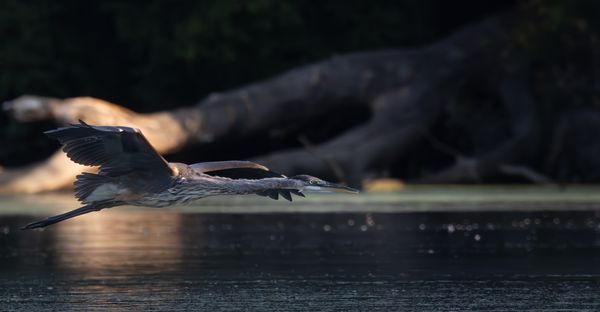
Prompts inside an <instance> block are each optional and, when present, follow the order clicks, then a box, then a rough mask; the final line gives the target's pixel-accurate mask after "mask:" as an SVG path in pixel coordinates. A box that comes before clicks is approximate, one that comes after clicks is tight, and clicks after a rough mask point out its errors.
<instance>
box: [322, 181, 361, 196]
mask: <svg viewBox="0 0 600 312" xmlns="http://www.w3.org/2000/svg"><path fill="white" fill-rule="evenodd" d="M321 187H322V188H324V189H325V190H328V191H332V192H336V193H349V194H358V190H357V189H353V188H351V187H348V186H345V185H341V184H337V183H327V184H325V185H321Z"/></svg>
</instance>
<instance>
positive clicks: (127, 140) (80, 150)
mask: <svg viewBox="0 0 600 312" xmlns="http://www.w3.org/2000/svg"><path fill="white" fill-rule="evenodd" d="M45 133H46V135H48V136H49V137H51V138H54V139H57V140H58V141H59V142H60V143H61V144H63V145H64V147H63V151H64V152H65V153H66V154H67V156H68V157H69V158H70V159H71V160H73V161H74V162H76V163H78V164H82V165H86V166H100V174H102V175H105V176H110V177H116V176H120V175H123V174H128V173H133V172H140V173H141V172H143V173H145V174H151V176H152V178H153V179H157V180H160V179H170V177H171V175H172V174H173V172H172V170H171V168H170V167H169V165H168V163H167V161H166V160H165V159H164V158H162V157H161V156H160V155H159V154H158V153H157V152H156V150H155V149H154V148H153V147H152V145H150V143H149V142H148V140H146V138H145V137H144V135H143V134H142V133H141V131H140V130H138V129H133V128H128V127H106V126H90V125H88V124H86V123H84V122H83V121H81V120H80V123H79V124H74V125H70V126H67V127H64V128H58V129H55V130H50V131H46V132H45Z"/></svg>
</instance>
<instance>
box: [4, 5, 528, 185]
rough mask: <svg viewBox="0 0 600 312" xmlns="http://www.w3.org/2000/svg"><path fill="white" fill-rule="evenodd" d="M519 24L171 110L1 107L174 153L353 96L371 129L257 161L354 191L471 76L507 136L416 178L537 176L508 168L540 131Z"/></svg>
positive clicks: (489, 26) (64, 179)
mask: <svg viewBox="0 0 600 312" xmlns="http://www.w3.org/2000/svg"><path fill="white" fill-rule="evenodd" d="M514 19H515V18H514V16H512V15H511V14H502V15H499V16H495V17H493V18H490V19H487V20H484V21H482V22H479V23H475V24H473V25H470V26H468V27H465V28H463V29H461V30H459V31H457V32H456V33H455V34H453V35H451V36H450V37H448V38H446V39H443V40H441V41H439V42H436V43H434V44H431V45H428V46H424V47H419V48H415V49H392V50H383V51H372V52H362V53H355V54H348V55H341V56H336V57H334V58H332V59H328V60H324V61H322V62H318V63H315V64H311V65H308V66H304V67H301V68H297V69H293V70H291V71H289V72H286V73H284V74H282V75H280V76H277V77H274V78H272V79H269V80H266V81H262V82H259V83H255V84H252V85H248V86H245V87H242V88H239V89H236V90H232V91H228V92H223V93H215V94H212V95H210V96H209V97H207V98H206V99H204V100H202V101H201V102H200V103H199V104H198V105H195V106H191V107H185V108H180V109H175V110H171V111H162V112H157V113H151V114H138V113H135V112H132V111H130V110H127V109H124V108H123V107H121V106H118V105H115V104H111V103H108V102H105V101H101V100H98V99H94V98H85V97H79V98H70V99H62V100H61V99H52V98H44V97H35V96H23V97H20V98H17V99H15V100H13V101H10V102H6V103H5V104H4V109H5V110H6V111H8V112H9V113H10V114H12V116H13V117H14V118H16V119H18V120H20V121H34V120H54V121H56V122H57V123H58V124H68V123H74V122H77V120H79V119H82V120H84V121H86V122H87V123H89V124H95V125H129V126H133V127H138V128H140V129H141V130H142V131H143V132H144V133H145V134H146V136H147V137H148V139H149V140H150V142H151V143H152V144H153V145H154V146H155V147H156V148H157V150H158V151H159V152H160V153H172V152H175V151H178V150H181V149H183V148H186V147H188V146H192V145H198V144H204V143H209V142H213V141H218V140H227V139H230V138H239V137H245V136H249V135H253V134H256V133H261V132H264V131H266V130H268V129H278V128H286V127H289V125H291V124H293V125H302V124H305V123H307V122H308V121H310V120H312V119H314V118H316V117H317V116H320V115H322V114H326V113H327V112H329V111H331V110H334V109H336V108H337V109H339V108H343V107H344V106H347V105H349V104H348V103H357V104H354V105H364V106H366V107H368V109H369V111H370V112H371V118H370V119H369V120H368V121H367V122H365V123H364V124H357V125H355V127H353V128H352V129H350V130H348V131H346V132H344V133H342V134H341V135H339V136H336V137H332V138H331V139H330V140H328V141H326V142H324V143H321V144H317V145H313V144H311V143H310V142H304V145H305V148H300V149H295V150H287V151H278V152H275V153H274V154H270V155H267V156H264V157H259V158H256V159H254V160H255V161H258V162H260V163H263V164H265V165H267V166H269V167H271V168H272V169H274V170H277V171H280V172H284V173H286V174H294V173H300V172H303V173H310V174H314V175H320V176H323V177H336V176H337V177H338V178H339V179H344V180H346V182H349V183H350V184H351V185H354V186H359V185H360V183H361V181H362V180H363V179H364V178H366V177H371V176H373V175H377V172H380V171H381V170H385V169H386V168H389V167H390V166H392V165H393V164H397V163H398V162H399V160H401V159H402V158H403V157H405V155H407V154H409V153H411V151H412V150H413V149H414V148H415V147H416V146H418V145H419V144H423V143H424V142H425V143H426V142H428V141H429V140H428V137H430V129H431V128H432V127H433V126H434V125H435V123H436V122H438V120H439V118H440V116H441V114H442V113H443V111H444V107H445V105H447V104H448V103H449V101H452V100H451V99H453V98H455V95H456V93H457V92H458V90H460V88H461V87H462V86H463V84H464V81H465V79H466V78H465V77H482V79H483V80H486V81H487V82H486V83H487V84H488V85H489V86H490V88H493V89H494V90H495V91H494V92H495V93H496V94H497V96H498V97H499V99H500V100H501V102H502V105H503V106H504V108H505V111H506V112H507V114H508V116H509V120H510V132H511V133H512V135H511V137H510V138H508V139H507V140H506V141H504V142H498V145H497V147H496V148H495V149H493V150H490V151H487V152H485V153H482V154H480V155H471V156H469V157H463V156H460V157H457V158H456V162H455V163H454V165H451V166H450V167H448V168H444V169H442V170H440V171H439V172H436V173H430V174H426V175H424V176H422V177H420V178H419V179H418V181H421V182H444V183H448V182H477V181H480V180H482V179H485V178H486V176H489V175H494V174H498V173H499V172H502V171H506V170H507V168H509V169H508V170H509V172H512V174H523V175H524V176H535V177H539V176H538V175H532V174H530V171H528V170H526V169H523V167H522V166H521V167H519V168H521V169H519V170H512V171H511V169H510V168H512V169H514V168H515V167H514V166H515V165H518V164H519V163H521V162H523V161H525V160H527V159H528V158H529V157H531V155H532V154H534V153H536V150H537V148H538V147H537V142H538V140H537V137H538V135H539V134H538V132H539V130H538V128H537V127H538V122H537V120H536V118H537V112H536V105H535V103H534V99H533V96H532V95H531V94H530V91H529V88H528V85H527V83H526V78H525V77H526V76H527V74H528V73H527V62H526V60H524V59H523V58H522V57H521V56H520V55H519V54H518V52H517V49H515V47H514V45H513V39H512V37H511V31H512V29H513V25H514ZM515 60H518V61H515ZM455 156H456V155H455ZM511 166H512V167H511ZM82 169H83V168H81V167H80V166H77V165H74V164H73V163H72V162H70V161H68V160H67V158H66V157H64V156H63V155H62V154H61V153H60V152H57V154H55V155H54V156H52V157H51V158H50V159H49V160H47V161H45V162H42V163H39V164H35V165H32V166H31V167H29V168H24V169H12V170H6V171H5V172H4V173H2V174H0V192H27V193H32V192H39V191H46V190H53V189H57V188H62V187H65V186H68V185H70V183H71V182H72V180H73V178H74V176H75V174H76V173H78V172H80V171H81V170H82ZM88 170H89V169H88Z"/></svg>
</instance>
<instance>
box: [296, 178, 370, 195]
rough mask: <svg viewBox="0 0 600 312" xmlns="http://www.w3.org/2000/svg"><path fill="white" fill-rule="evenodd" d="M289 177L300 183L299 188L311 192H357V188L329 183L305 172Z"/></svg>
mask: <svg viewBox="0 0 600 312" xmlns="http://www.w3.org/2000/svg"><path fill="white" fill-rule="evenodd" d="M290 179H293V180H296V181H297V182H299V184H300V188H301V189H302V191H304V192H307V193H308V192H312V193H327V192H339V193H352V194H357V193H358V190H356V189H353V188H351V187H347V186H345V185H341V184H337V183H331V182H327V181H324V180H321V179H319V178H317V177H313V176H309V175H307V174H302V175H297V176H293V177H291V178H290Z"/></svg>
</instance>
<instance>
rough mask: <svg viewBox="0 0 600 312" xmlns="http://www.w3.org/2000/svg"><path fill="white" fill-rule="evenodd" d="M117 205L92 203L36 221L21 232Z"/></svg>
mask: <svg viewBox="0 0 600 312" xmlns="http://www.w3.org/2000/svg"><path fill="white" fill-rule="evenodd" d="M116 205H118V204H117V203H114V202H112V203H110V204H109V203H108V202H100V203H93V204H89V205H85V206H83V207H81V208H77V209H75V210H71V211H69V212H65V213H63V214H59V215H56V216H52V217H49V218H46V219H44V220H40V221H36V222H33V223H29V224H27V225H26V226H24V227H22V228H21V230H29V229H35V228H42V227H46V226H48V225H51V224H54V223H58V222H61V221H64V220H67V219H71V218H74V217H77V216H80V215H83V214H86V213H89V212H93V211H99V210H102V209H104V208H108V207H113V206H116Z"/></svg>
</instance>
